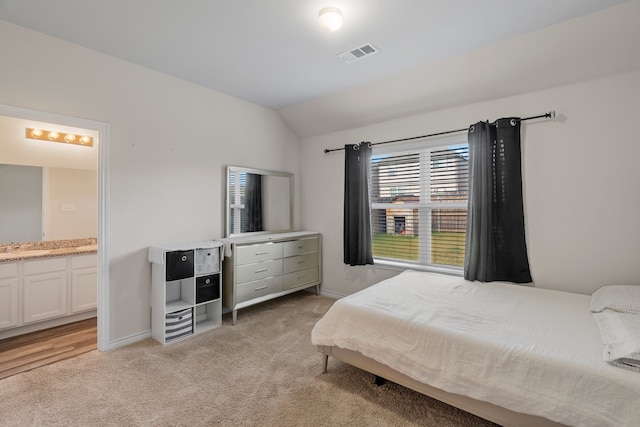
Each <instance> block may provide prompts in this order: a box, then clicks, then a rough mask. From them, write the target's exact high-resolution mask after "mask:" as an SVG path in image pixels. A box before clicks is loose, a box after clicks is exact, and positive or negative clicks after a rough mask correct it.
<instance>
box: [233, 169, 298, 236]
mask: <svg viewBox="0 0 640 427" xmlns="http://www.w3.org/2000/svg"><path fill="white" fill-rule="evenodd" d="M225 217H226V237H234V236H239V235H247V234H266V233H279V232H286V231H292V230H293V174H292V173H289V172H277V171H268V170H263V169H253V168H243V167H240V166H227V189H226V211H225Z"/></svg>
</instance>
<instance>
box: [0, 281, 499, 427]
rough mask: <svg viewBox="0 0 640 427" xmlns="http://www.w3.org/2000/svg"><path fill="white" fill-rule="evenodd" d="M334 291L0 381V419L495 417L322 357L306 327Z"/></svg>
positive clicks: (152, 421)
mask: <svg viewBox="0 0 640 427" xmlns="http://www.w3.org/2000/svg"><path fill="white" fill-rule="evenodd" d="M333 301H334V300H332V299H329V298H326V297H323V296H317V295H314V294H312V293H309V292H299V293H296V294H293V295H289V296H286V297H283V298H280V299H277V300H273V301H270V302H266V303H263V304H260V305H257V306H254V307H251V308H247V309H244V310H240V311H239V314H238V324H237V325H236V326H231V324H230V321H229V319H228V318H227V317H226V316H225V319H224V323H223V325H222V326H221V327H220V328H217V329H215V330H213V331H209V332H207V333H203V334H200V335H196V336H193V337H190V338H187V339H185V340H182V341H179V342H175V343H173V344H170V345H167V346H162V345H160V344H158V343H156V342H155V341H153V340H151V339H148V340H144V341H142V342H139V343H135V344H132V345H129V346H126V347H122V348H119V349H116V350H112V351H109V352H98V351H93V352H90V353H86V354H84V355H81V356H77V357H75V358H72V359H69V360H65V361H62V362H58V363H56V364H54V365H49V366H44V367H42V368H38V369H35V370H33V371H30V372H25V373H22V374H19V375H15V376H13V377H9V378H6V379H4V380H0V425H2V426H21V427H22V426H51V425H57V426H254V425H255V426H323V425H327V426H328V425H331V426H438V427H440V426H492V425H493V424H491V423H489V422H488V421H485V420H482V419H480V418H477V417H475V416H472V415H470V414H467V413H465V412H462V411H460V410H458V409H455V408H452V407H450V406H447V405H445V404H443V403H440V402H438V401H435V400H432V399H430V398H428V397H426V396H423V395H421V394H419V393H415V392H413V391H411V390H408V389H405V388H403V387H400V386H398V385H396V384H393V383H387V384H385V385H383V386H380V387H377V386H375V385H374V384H373V376H372V375H371V374H368V373H366V372H363V371H361V370H358V369H356V368H353V367H351V366H348V365H345V364H343V363H342V362H339V361H336V360H334V359H330V362H329V373H327V374H324V375H323V374H321V362H322V357H321V355H320V353H318V352H317V351H316V350H315V348H314V347H313V346H312V345H311V342H310V335H311V329H312V327H313V325H314V324H315V322H316V321H317V320H318V319H319V318H320V317H321V316H322V315H323V314H324V313H325V312H326V310H327V309H328V308H329V307H330V305H331V304H332V303H333Z"/></svg>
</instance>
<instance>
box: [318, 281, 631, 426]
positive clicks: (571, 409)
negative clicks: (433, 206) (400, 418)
mask: <svg viewBox="0 0 640 427" xmlns="http://www.w3.org/2000/svg"><path fill="white" fill-rule="evenodd" d="M589 302H590V296H588V295H580V294H572V293H567V292H559V291H551V290H545V289H539V288H529V287H523V286H517V285H512V284H506V283H491V284H479V283H477V282H468V281H465V280H464V279H463V278H461V277H454V276H446V275H441V274H435V273H422V272H414V271H405V272H403V273H401V274H399V275H398V276H396V277H394V278H391V279H388V280H385V281H382V282H380V283H378V284H376V285H373V286H371V287H369V288H367V289H366V290H364V291H361V292H359V293H356V294H354V295H351V296H348V297H345V298H343V299H341V300H339V301H337V302H336V303H335V304H334V305H333V306H332V307H331V308H330V309H329V311H328V312H327V313H326V315H325V316H324V317H323V318H322V319H321V320H320V321H318V323H317V324H316V325H315V327H314V329H313V331H312V333H311V340H312V343H313V344H314V345H322V346H337V347H341V348H344V349H349V350H354V351H357V352H360V353H361V354H363V355H365V356H367V357H369V358H372V359H374V360H376V361H378V362H380V363H383V364H385V365H387V366H389V367H391V368H393V369H395V370H397V371H399V372H402V373H403V374H405V375H408V376H410V377H412V378H414V379H416V380H418V381H420V382H423V383H426V384H429V385H431V386H434V387H437V388H440V389H442V390H445V391H448V392H451V393H457V394H462V395H466V396H470V397H473V398H475V399H478V400H483V401H487V402H491V403H493V404H496V405H499V406H502V407H505V408H508V409H511V410H513V411H517V412H521V413H527V414H533V415H538V416H543V417H546V418H548V419H551V420H554V421H557V422H561V423H564V424H568V425H575V426H598V427H600V426H615V427H619V426H638V425H640V374H639V373H635V372H631V371H628V370H624V369H621V368H617V367H614V366H611V365H609V364H607V363H606V362H605V361H603V357H602V355H603V344H602V341H601V339H600V334H599V330H598V326H597V324H596V322H595V320H594V318H593V316H592V314H591V313H590V311H589Z"/></svg>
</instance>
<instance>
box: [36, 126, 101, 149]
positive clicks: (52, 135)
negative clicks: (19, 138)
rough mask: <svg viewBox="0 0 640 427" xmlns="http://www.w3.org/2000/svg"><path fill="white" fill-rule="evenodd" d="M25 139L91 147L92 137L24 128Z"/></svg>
mask: <svg viewBox="0 0 640 427" xmlns="http://www.w3.org/2000/svg"><path fill="white" fill-rule="evenodd" d="M25 137H26V138H27V139H38V140H40V141H52V142H64V143H66V144H73V145H84V146H87V147H93V137H91V136H88V135H78V134H75V133H65V132H57V131H55V130H42V129H37V128H26V129H25Z"/></svg>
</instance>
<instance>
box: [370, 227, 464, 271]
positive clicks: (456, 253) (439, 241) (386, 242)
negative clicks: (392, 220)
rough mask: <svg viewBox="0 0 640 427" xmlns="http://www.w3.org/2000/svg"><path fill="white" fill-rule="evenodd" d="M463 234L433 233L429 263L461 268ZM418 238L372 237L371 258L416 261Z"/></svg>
mask: <svg viewBox="0 0 640 427" xmlns="http://www.w3.org/2000/svg"><path fill="white" fill-rule="evenodd" d="M464 240H465V233H456V232H446V231H434V232H432V233H431V256H432V260H431V262H432V263H433V264H444V265H453V266H457V267H462V266H463V265H464ZM418 247H419V246H418V238H417V237H415V236H403V235H401V234H378V235H375V236H373V256H374V257H382V258H394V259H401V260H408V261H418Z"/></svg>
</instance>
